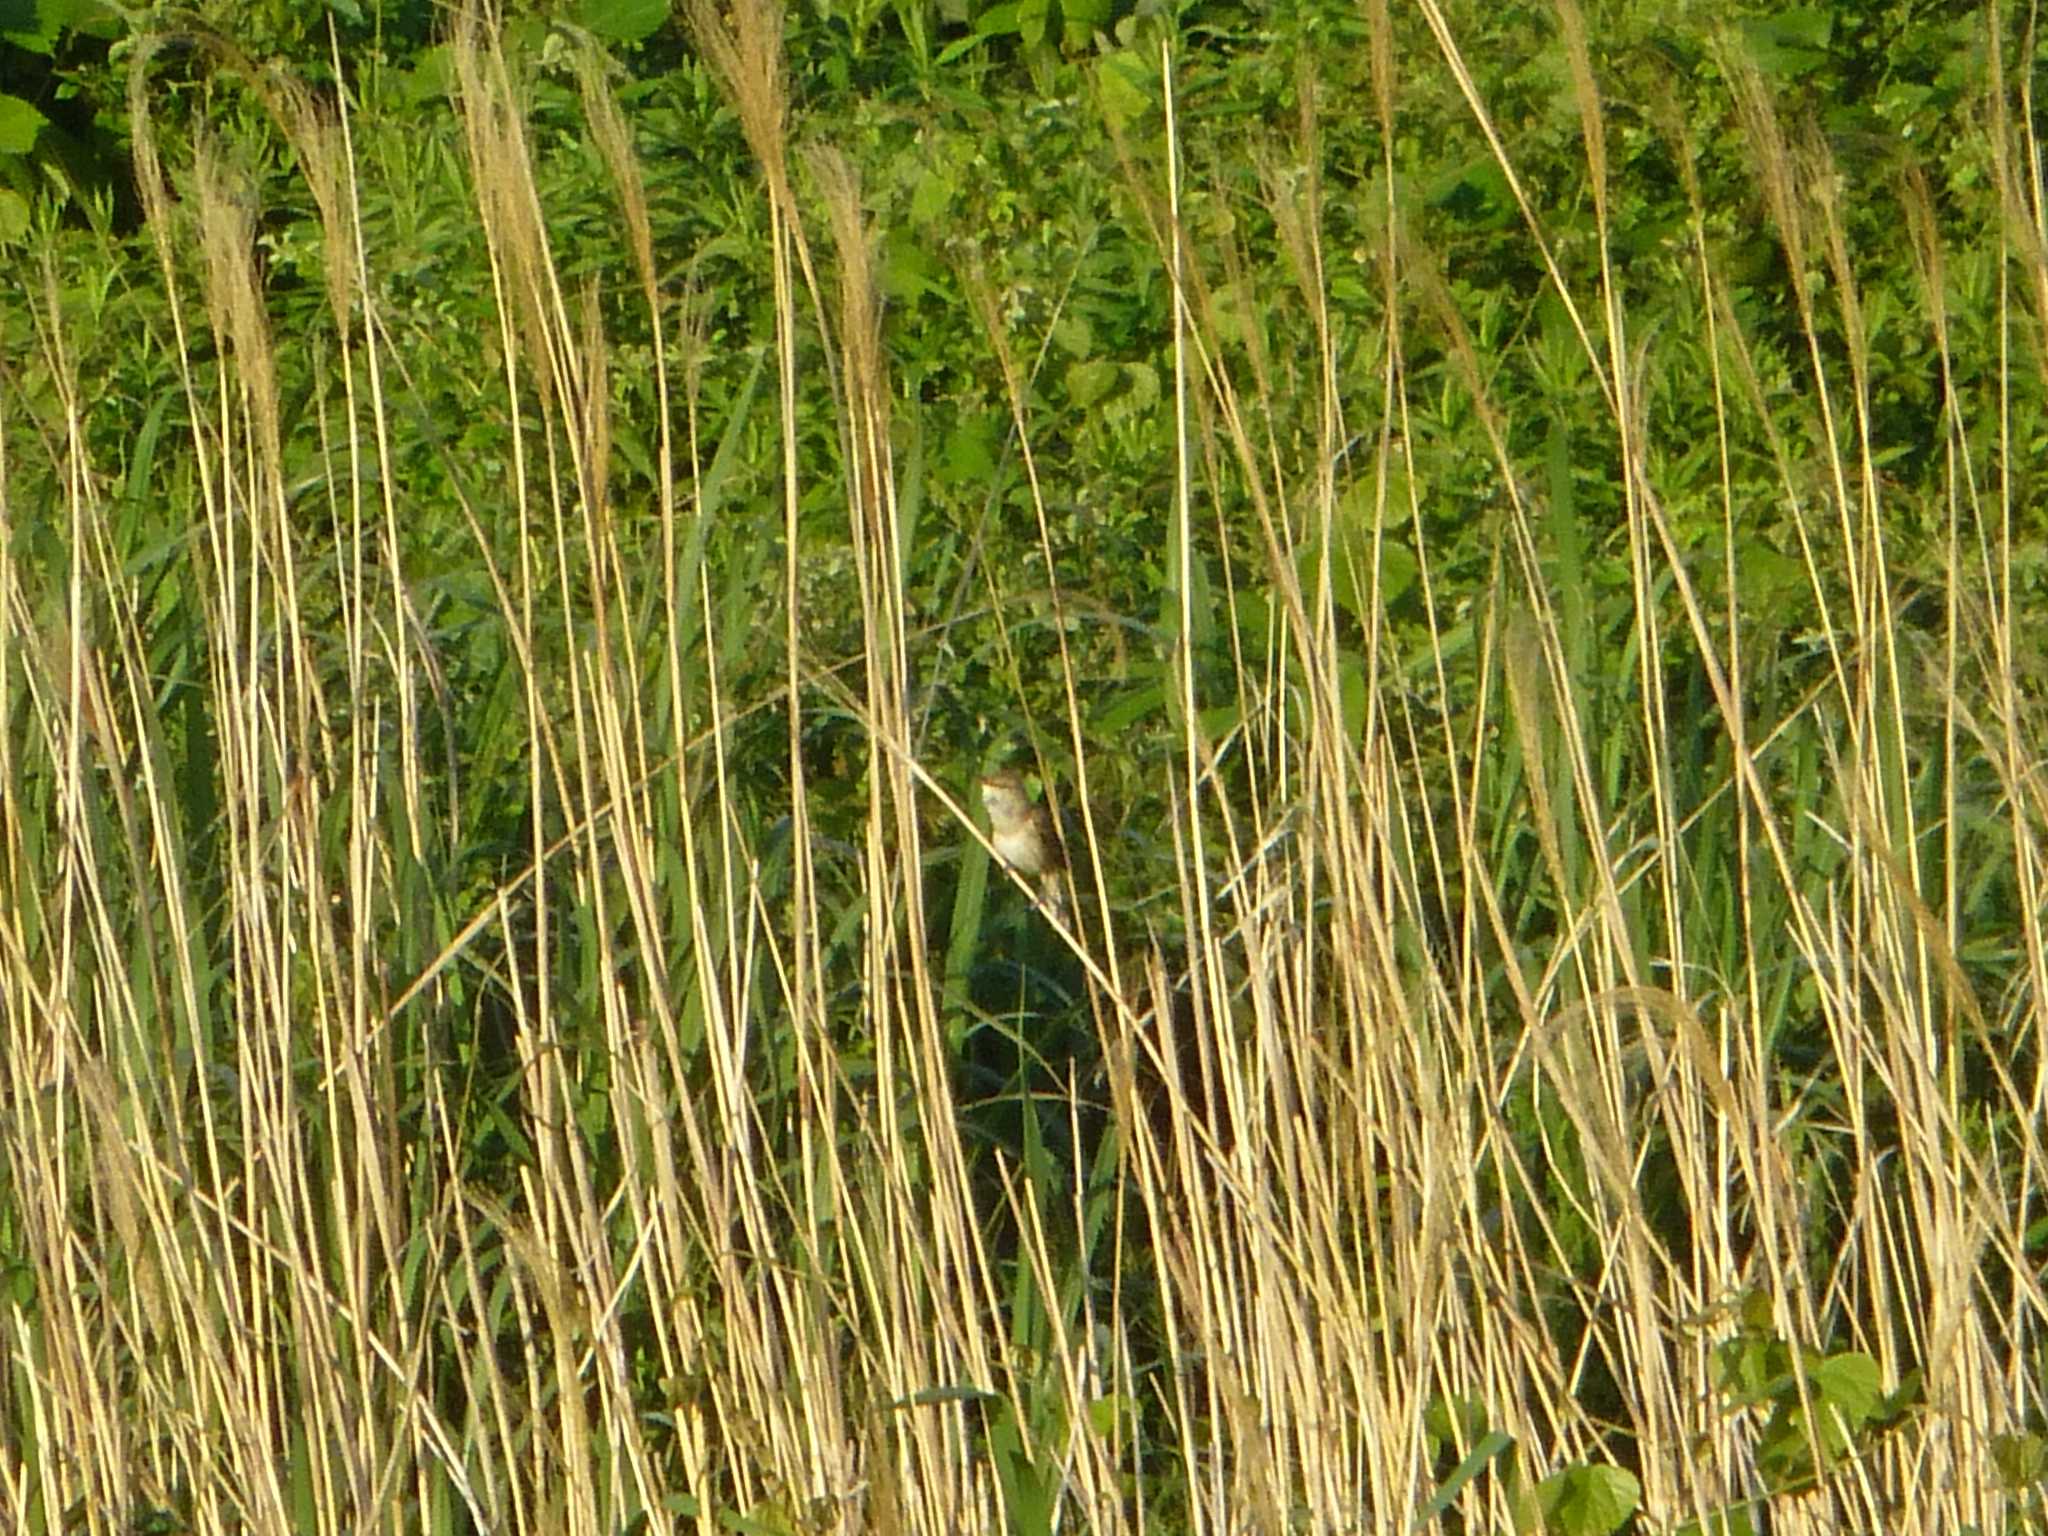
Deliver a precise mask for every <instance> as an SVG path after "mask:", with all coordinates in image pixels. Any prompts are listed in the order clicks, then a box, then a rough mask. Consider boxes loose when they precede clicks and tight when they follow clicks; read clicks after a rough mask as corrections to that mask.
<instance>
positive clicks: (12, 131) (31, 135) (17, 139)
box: [0, 95, 50, 155]
mask: <svg viewBox="0 0 2048 1536" xmlns="http://www.w3.org/2000/svg"><path fill="white" fill-rule="evenodd" d="M49 124H50V120H49V119H48V118H47V117H44V116H43V114H42V113H40V112H38V111H37V110H36V109H35V108H34V107H32V106H30V105H29V104H28V103H27V102H25V101H23V100H22V99H21V98H20V97H19V96H5V95H0V155H25V154H27V153H28V152H29V151H30V150H32V149H34V148H35V147H36V138H37V136H38V135H39V134H41V133H42V131H43V130H44V129H45V128H47V127H48V126H49Z"/></svg>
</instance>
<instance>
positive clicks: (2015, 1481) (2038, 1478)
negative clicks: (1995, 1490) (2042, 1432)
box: [1991, 1433, 2048, 1493]
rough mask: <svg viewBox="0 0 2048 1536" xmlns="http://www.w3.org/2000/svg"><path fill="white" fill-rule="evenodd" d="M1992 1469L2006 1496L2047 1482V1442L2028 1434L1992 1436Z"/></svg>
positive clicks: (2023, 1491)
mask: <svg viewBox="0 0 2048 1536" xmlns="http://www.w3.org/2000/svg"><path fill="white" fill-rule="evenodd" d="M1991 1465H1992V1466H1994V1467H1996V1468H1997V1469H1998V1481H1999V1484H2000V1486H2002V1487H2003V1488H2004V1489H2005V1491H2006V1492H2007V1493H2025V1492H2026V1491H2027V1490H2028V1489H2030V1488H2033V1487H2035V1486H2036V1485H2037V1484H2039V1483H2041V1482H2043V1481H2044V1480H2048V1440H2044V1439H2043V1438H2042V1437H2041V1436H2039V1435H2037V1434H2031V1433H2029V1434H2023V1435H1993V1436H1992V1437H1991Z"/></svg>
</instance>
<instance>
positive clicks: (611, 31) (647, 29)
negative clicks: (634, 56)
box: [583, 0, 669, 43]
mask: <svg viewBox="0 0 2048 1536" xmlns="http://www.w3.org/2000/svg"><path fill="white" fill-rule="evenodd" d="M668 11H669V3H668V0H583V25H584V26H585V27H587V28H588V29H589V30H590V31H592V32H595V33H596V34H597V35H598V36H599V37H602V38H607V39H609V40H610V41H612V42H615V43H637V42H641V41H643V40H645V39H646V38H649V37H652V36H653V35H654V34H655V33H656V32H657V31H659V30H660V28H661V24H662V23H663V22H665V21H667V20H668Z"/></svg>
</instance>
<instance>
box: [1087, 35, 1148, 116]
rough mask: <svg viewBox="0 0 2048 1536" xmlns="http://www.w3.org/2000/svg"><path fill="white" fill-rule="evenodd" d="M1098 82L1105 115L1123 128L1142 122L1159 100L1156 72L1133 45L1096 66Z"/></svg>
mask: <svg viewBox="0 0 2048 1536" xmlns="http://www.w3.org/2000/svg"><path fill="white" fill-rule="evenodd" d="M1095 85H1096V89H1097V90H1099V91H1100V92H1101V93H1102V115H1103V116H1104V117H1106V118H1108V119H1109V123H1110V126H1111V127H1113V128H1115V129H1117V130H1119V131H1123V130H1126V129H1128V128H1129V127H1130V126H1131V125H1132V124H1133V123H1136V122H1140V121H1142V120H1143V119H1144V117H1145V114H1146V113H1148V112H1150V111H1151V110H1152V103H1153V102H1154V101H1155V100H1157V99H1158V79H1157V75H1156V72H1155V71H1154V70H1152V69H1151V68H1150V67H1149V66H1148V65H1147V63H1146V61H1145V60H1144V59H1143V58H1142V57H1140V56H1139V55H1138V54H1137V53H1136V52H1135V51H1134V50H1132V49H1129V48H1119V49H1118V50H1117V51H1116V52H1115V53H1112V54H1111V55H1109V57H1108V58H1106V59H1104V60H1103V61H1102V62H1101V64H1099V65H1098V66H1096V70H1095Z"/></svg>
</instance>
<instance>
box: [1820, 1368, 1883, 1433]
mask: <svg viewBox="0 0 2048 1536" xmlns="http://www.w3.org/2000/svg"><path fill="white" fill-rule="evenodd" d="M1811 1376H1812V1381H1813V1386H1814V1390H1815V1391H1816V1393H1817V1394H1818V1395H1819V1396H1820V1398H1821V1401H1822V1402H1823V1403H1825V1404H1826V1405H1827V1406H1829V1407H1831V1408H1833V1409H1834V1410H1835V1411H1836V1412H1837V1413H1839V1414H1840V1415H1841V1416H1842V1417H1843V1418H1844V1419H1845V1420H1847V1421H1848V1424H1849V1427H1850V1428H1851V1429H1855V1428H1858V1427H1860V1426H1861V1425H1862V1424H1863V1423H1864V1422H1865V1421H1866V1420H1868V1419H1869V1418H1870V1417H1871V1416H1872V1415H1873V1414H1875V1413H1876V1412H1877V1410H1878V1409H1879V1407H1881V1406H1882V1405H1883V1403H1884V1373H1883V1372H1882V1371H1880V1370H1879V1369H1878V1365H1877V1362H1876V1361H1875V1360H1873V1359H1871V1358H1870V1356H1868V1355H1866V1354H1864V1353H1863V1352H1862V1351H1861V1350H1845V1351H1843V1352H1842V1353H1841V1354H1839V1355H1829V1356H1828V1357H1827V1359H1825V1360H1823V1361H1821V1362H1820V1363H1819V1364H1818V1365H1816V1366H1814V1367H1813V1370H1812V1372H1811Z"/></svg>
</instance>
